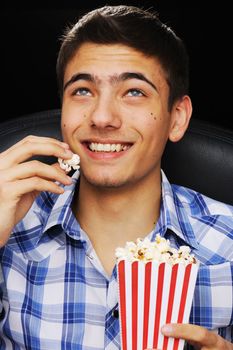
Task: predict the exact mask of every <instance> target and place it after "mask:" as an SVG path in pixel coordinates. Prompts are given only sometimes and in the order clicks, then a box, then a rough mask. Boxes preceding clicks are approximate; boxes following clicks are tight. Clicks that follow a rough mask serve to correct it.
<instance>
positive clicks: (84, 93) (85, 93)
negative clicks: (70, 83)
mask: <svg viewBox="0 0 233 350" xmlns="http://www.w3.org/2000/svg"><path fill="white" fill-rule="evenodd" d="M73 95H78V96H90V95H91V92H90V90H89V89H87V88H78V89H75V91H74V93H73Z"/></svg>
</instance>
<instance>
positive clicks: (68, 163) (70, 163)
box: [58, 153, 80, 172]
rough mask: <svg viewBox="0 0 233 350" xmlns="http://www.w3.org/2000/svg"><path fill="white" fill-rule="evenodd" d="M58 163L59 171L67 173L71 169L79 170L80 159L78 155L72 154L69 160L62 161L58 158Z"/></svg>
mask: <svg viewBox="0 0 233 350" xmlns="http://www.w3.org/2000/svg"><path fill="white" fill-rule="evenodd" d="M58 163H59V165H60V167H61V169H63V170H65V171H66V172H69V171H70V170H71V169H74V170H79V169H80V165H79V164H80V157H79V155H78V154H75V153H74V154H73V156H72V158H70V159H62V158H58Z"/></svg>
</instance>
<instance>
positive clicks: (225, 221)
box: [0, 173, 233, 350]
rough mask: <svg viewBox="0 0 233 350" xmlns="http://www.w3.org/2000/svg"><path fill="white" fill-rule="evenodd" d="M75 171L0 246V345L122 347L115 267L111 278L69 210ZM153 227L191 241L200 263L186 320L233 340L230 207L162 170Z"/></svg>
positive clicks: (38, 349) (175, 239)
mask: <svg viewBox="0 0 233 350" xmlns="http://www.w3.org/2000/svg"><path fill="white" fill-rule="evenodd" d="M77 175H78V173H76V174H74V176H73V184H72V185H71V186H67V187H66V191H65V193H64V194H62V195H60V196H58V195H55V194H51V193H42V194H41V195H40V196H39V197H38V198H37V200H36V201H35V203H34V205H33V207H32V208H31V210H30V211H29V212H28V214H27V215H26V217H25V218H24V220H23V221H22V222H20V223H19V224H18V225H17V226H16V227H15V230H14V232H13V233H12V235H11V237H10V239H9V241H8V243H7V245H6V246H5V247H4V248H2V249H1V251H0V259H1V269H0V300H1V303H0V305H1V306H0V312H1V319H0V349H1V350H4V349H7V350H10V349H14V350H18V349H28V350H29V349H32V350H42V349H43V350H52V349H54V350H59V349H69V350H72V349H75V350H79V349H85V350H92V349H95V350H98V349H101V350H103V349H108V350H110V349H111V350H115V349H120V336H119V320H118V317H117V312H116V310H117V307H118V305H117V301H118V290H117V281H116V268H115V269H114V270H113V273H112V276H111V277H110V278H109V277H108V276H107V275H106V273H105V271H104V270H103V267H102V265H101V263H100V261H99V259H98V257H97V256H96V253H95V251H94V249H93V247H92V244H91V242H90V240H89V239H88V236H87V235H86V234H85V232H84V231H83V230H82V229H81V228H80V226H79V224H78V222H77V221H76V219H75V217H74V215H73V213H72V210H71V201H72V197H73V194H74V189H75V184H76V182H77V177H78V176H77ZM162 199H163V201H162V205H161V212H160V218H159V221H158V222H157V224H156V227H155V229H154V231H153V232H152V233H151V234H150V238H151V239H153V238H154V237H155V235H156V234H157V233H160V235H162V236H166V238H168V239H170V241H171V245H172V246H174V247H178V246H179V245H181V244H182V245H183V244H186V245H189V246H190V247H191V249H192V252H193V253H194V254H195V256H196V257H197V258H198V259H199V260H200V262H201V266H200V270H199V274H198V279H197V285H196V289H195V295H194V301H193V306H192V311H191V317H190V322H191V323H195V324H198V325H201V326H204V327H207V328H209V329H212V330H213V331H215V332H218V333H219V334H220V335H221V336H223V337H224V338H226V339H228V340H229V341H233V207H231V206H228V205H225V204H223V203H219V202H216V201H214V200H212V199H210V198H207V197H205V196H203V195H201V194H199V193H197V192H195V191H192V190H190V189H187V188H184V187H180V186H176V185H170V184H169V182H168V180H167V179H166V177H165V175H164V174H162Z"/></svg>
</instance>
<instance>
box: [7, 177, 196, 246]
mask: <svg viewBox="0 0 233 350" xmlns="http://www.w3.org/2000/svg"><path fill="white" fill-rule="evenodd" d="M161 173H162V201H161V209H160V217H159V220H158V223H157V225H156V227H155V230H154V232H153V234H152V235H151V239H154V238H155V235H156V233H160V235H162V236H164V235H165V234H166V232H167V230H171V231H172V232H173V233H174V234H175V235H177V236H178V237H179V238H180V239H182V240H183V241H184V242H185V243H186V244H188V245H190V246H192V247H193V248H197V247H198V243H197V242H196V239H195V235H194V232H193V230H192V226H191V224H190V218H189V217H188V213H187V212H186V209H185V205H186V204H185V203H183V202H182V201H181V199H180V198H179V196H178V195H177V192H178V191H176V186H175V185H171V184H170V183H169V182H168V179H167V177H166V176H165V174H164V172H163V171H162V172H161ZM78 178H79V171H76V172H75V173H74V174H73V176H72V184H71V185H69V186H65V187H64V189H65V192H64V193H63V194H61V195H56V194H51V193H42V194H41V195H40V196H39V197H38V198H37V200H36V201H35V203H34V205H33V207H32V210H30V211H29V213H28V215H26V217H25V218H24V220H23V221H22V222H21V223H19V224H18V225H17V226H16V229H15V230H14V233H15V235H12V237H11V238H10V240H9V242H8V244H9V245H10V246H11V248H13V249H14V250H17V251H21V252H24V253H26V252H29V251H32V250H33V249H35V248H37V246H38V245H40V243H42V244H43V243H46V244H47V245H48V241H50V240H52V238H48V235H46V233H47V232H48V231H49V230H50V229H53V227H55V226H56V227H60V229H59V228H57V230H54V231H55V233H56V235H57V237H56V238H57V243H58V244H61V242H63V241H64V239H60V238H59V234H61V233H63V232H65V233H66V234H67V235H68V236H70V237H72V238H73V239H75V240H81V241H83V242H85V241H86V237H85V235H84V234H83V231H82V230H81V228H80V226H79V224H78V222H77V220H76V218H75V216H74V214H73V212H72V209H71V203H72V200H73V196H74V192H75V189H76V185H77V182H78ZM32 215H33V220H32ZM25 228H26V229H25ZM54 231H53V232H54ZM17 233H19V234H18V235H17ZM60 241H61V242H60ZM51 244H52V242H51ZM63 244H64V243H63Z"/></svg>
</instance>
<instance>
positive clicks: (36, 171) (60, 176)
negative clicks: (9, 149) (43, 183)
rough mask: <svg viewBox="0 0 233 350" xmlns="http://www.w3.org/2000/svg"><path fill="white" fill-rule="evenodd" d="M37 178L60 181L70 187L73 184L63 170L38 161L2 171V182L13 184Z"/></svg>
mask: <svg viewBox="0 0 233 350" xmlns="http://www.w3.org/2000/svg"><path fill="white" fill-rule="evenodd" d="M35 176H37V177H41V178H45V179H50V180H54V181H58V182H60V183H62V184H64V185H70V184H71V183H72V180H71V178H70V177H69V176H67V175H66V174H65V172H64V171H62V169H59V168H57V167H54V166H50V165H48V164H44V163H42V162H39V161H38V160H33V161H29V162H26V163H21V164H18V165H16V166H14V167H12V168H11V169H10V170H9V169H7V170H5V171H2V173H1V181H4V180H5V181H6V182H11V181H15V180H21V179H26V178H30V177H35Z"/></svg>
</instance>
